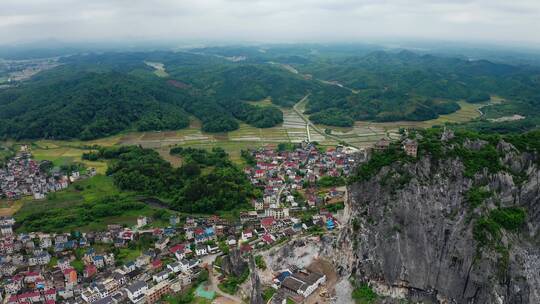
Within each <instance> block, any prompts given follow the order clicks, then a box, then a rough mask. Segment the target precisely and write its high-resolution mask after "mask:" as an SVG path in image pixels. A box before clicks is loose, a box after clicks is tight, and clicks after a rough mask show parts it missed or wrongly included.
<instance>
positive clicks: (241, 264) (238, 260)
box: [221, 249, 249, 277]
mask: <svg viewBox="0 0 540 304" xmlns="http://www.w3.org/2000/svg"><path fill="white" fill-rule="evenodd" d="M248 267H249V265H248V263H247V262H246V260H244V258H243V257H242V254H241V253H240V250H238V249H235V250H231V251H230V252H229V254H228V255H226V256H225V257H224V258H223V262H222V265H221V268H222V270H223V273H225V274H226V275H233V276H236V277H240V276H241V275H242V274H243V273H244V271H246V269H248Z"/></svg>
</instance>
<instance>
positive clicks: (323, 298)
mask: <svg viewBox="0 0 540 304" xmlns="http://www.w3.org/2000/svg"><path fill="white" fill-rule="evenodd" d="M307 269H308V270H311V271H314V272H319V273H324V274H325V275H326V283H325V284H324V285H323V286H321V287H320V288H319V289H317V290H315V291H314V292H313V294H311V295H310V296H309V297H308V298H307V299H306V303H307V304H317V303H319V304H323V303H334V302H332V298H333V297H334V295H335V293H336V291H335V287H336V283H337V281H338V277H337V273H336V270H335V267H334V265H332V263H331V262H328V261H326V260H324V259H322V258H315V259H314V260H313V262H312V263H311V265H309V266H308V267H307Z"/></svg>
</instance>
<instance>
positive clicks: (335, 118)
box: [309, 108, 354, 127]
mask: <svg viewBox="0 0 540 304" xmlns="http://www.w3.org/2000/svg"><path fill="white" fill-rule="evenodd" d="M309 119H310V120H311V121H313V122H314V123H316V124H323V125H329V126H336V127H352V125H353V124H354V120H353V119H352V118H351V116H350V115H349V114H347V112H346V111H342V110H339V109H336V108H330V109H326V110H322V111H320V112H317V113H315V114H312V115H310V116H309Z"/></svg>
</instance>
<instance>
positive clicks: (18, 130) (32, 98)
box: [0, 46, 540, 139]
mask: <svg viewBox="0 0 540 304" xmlns="http://www.w3.org/2000/svg"><path fill="white" fill-rule="evenodd" d="M310 47H311V46H288V47H278V48H271V47H270V48H267V49H265V50H264V52H261V50H260V49H257V48H242V47H238V48H225V49H220V48H206V49H198V50H194V51H192V52H165V51H161V52H116V53H101V54H84V55H74V56H69V57H65V58H61V59H60V60H59V62H60V63H61V64H62V65H61V66H59V67H56V68H54V69H51V70H48V71H44V72H42V73H39V74H37V75H36V76H34V77H33V78H32V79H31V80H29V81H27V82H21V83H18V84H17V85H16V86H14V87H12V88H9V89H4V90H0V138H16V139H20V138H43V137H45V138H58V139H64V138H81V139H90V138H96V137H102V136H107V135H112V134H115V133H118V132H121V131H128V130H139V131H149V130H167V129H179V128H182V127H185V126H187V125H188V115H193V116H195V117H196V118H198V119H199V120H200V121H201V122H202V130H203V131H206V132H226V131H231V130H235V129H237V128H238V127H239V124H240V123H241V122H245V123H247V124H250V125H252V126H255V127H260V128H267V127H272V126H275V125H277V124H279V123H281V122H282V121H283V114H282V112H281V110H280V109H279V108H278V107H277V106H282V107H290V106H292V105H294V104H295V103H296V102H298V101H299V100H301V99H302V98H303V97H304V96H308V95H309V99H308V103H307V114H309V115H310V119H311V120H312V121H314V122H315V123H320V124H326V125H334V126H351V125H352V124H353V123H354V121H358V120H370V121H381V122H387V121H399V120H410V121H420V120H428V119H434V118H437V117H438V116H439V115H441V114H448V113H451V112H454V111H457V110H458V109H459V107H460V106H459V104H458V103H457V101H458V100H467V101H469V102H484V101H486V100H489V98H490V96H492V95H498V96H500V97H502V98H505V99H506V101H505V102H503V103H500V104H496V105H491V106H489V107H486V108H485V109H483V112H484V113H485V116H486V118H497V117H501V116H512V115H514V114H519V115H522V116H524V117H525V119H523V120H521V121H519V122H513V123H512V128H515V127H514V125H517V126H518V127H520V128H522V129H530V128H532V127H534V126H535V125H537V123H538V121H540V104H539V102H540V72H539V70H538V69H535V68H532V67H526V66H512V65H505V64H499V63H492V62H488V61H482V60H479V61H470V60H464V59H459V58H447V57H436V56H431V55H417V54H414V53H411V52H406V51H403V52H400V53H389V52H381V51H377V52H372V53H367V51H366V50H363V51H362V52H359V53H354V52H352V51H346V52H343V53H339V52H336V50H335V49H332V48H329V49H328V48H326V49H325V48H315V49H314V51H313V52H312V51H310ZM319 49H321V50H324V52H322V53H318V52H317V51H315V50H319ZM232 54H237V55H232ZM321 54H324V55H321ZM335 54H339V55H335ZM242 56H245V57H246V58H247V59H246V60H240V61H237V59H238V58H243V57H242ZM152 62H153V63H160V64H163V66H164V71H163V72H162V73H160V74H159V75H158V74H155V73H154V72H155V70H154V67H152V66H151V64H149V63H152ZM320 80H324V81H320ZM328 81H337V82H338V83H337V84H331V83H328ZM266 98H270V99H271V101H272V103H273V104H274V106H272V105H270V106H264V107H259V106H256V105H254V104H253V102H256V101H258V100H262V99H266ZM503 124H506V125H510V124H511V123H509V122H506V123H503ZM493 125H499V123H497V124H494V123H490V122H489V121H484V122H482V123H480V124H478V123H477V124H476V125H474V126H473V127H475V128H478V129H480V128H490V127H493Z"/></svg>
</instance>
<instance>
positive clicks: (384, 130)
mask: <svg viewBox="0 0 540 304" xmlns="http://www.w3.org/2000/svg"><path fill="white" fill-rule="evenodd" d="M496 102H499V99H497V98H496V97H495V98H493V101H492V102H491V103H478V104H472V103H468V102H465V101H459V102H458V103H459V105H460V107H461V109H459V110H458V111H456V112H454V113H451V114H445V115H440V116H439V117H438V118H436V119H431V120H426V121H395V122H370V121H357V122H356V123H355V124H354V126H353V127H351V128H339V127H328V126H324V125H318V127H319V128H320V129H322V130H324V129H331V130H332V134H333V135H335V136H337V137H339V138H341V139H343V141H345V142H348V143H351V144H356V145H358V146H362V147H367V146H370V145H372V144H373V143H374V142H376V141H377V140H379V139H380V138H381V137H385V136H386V137H390V138H398V136H399V134H398V131H399V129H400V128H430V127H432V126H436V125H443V124H445V123H463V122H467V121H470V120H473V119H475V118H478V117H480V115H481V112H480V109H481V108H482V107H484V106H486V105H489V104H493V103H496Z"/></svg>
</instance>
